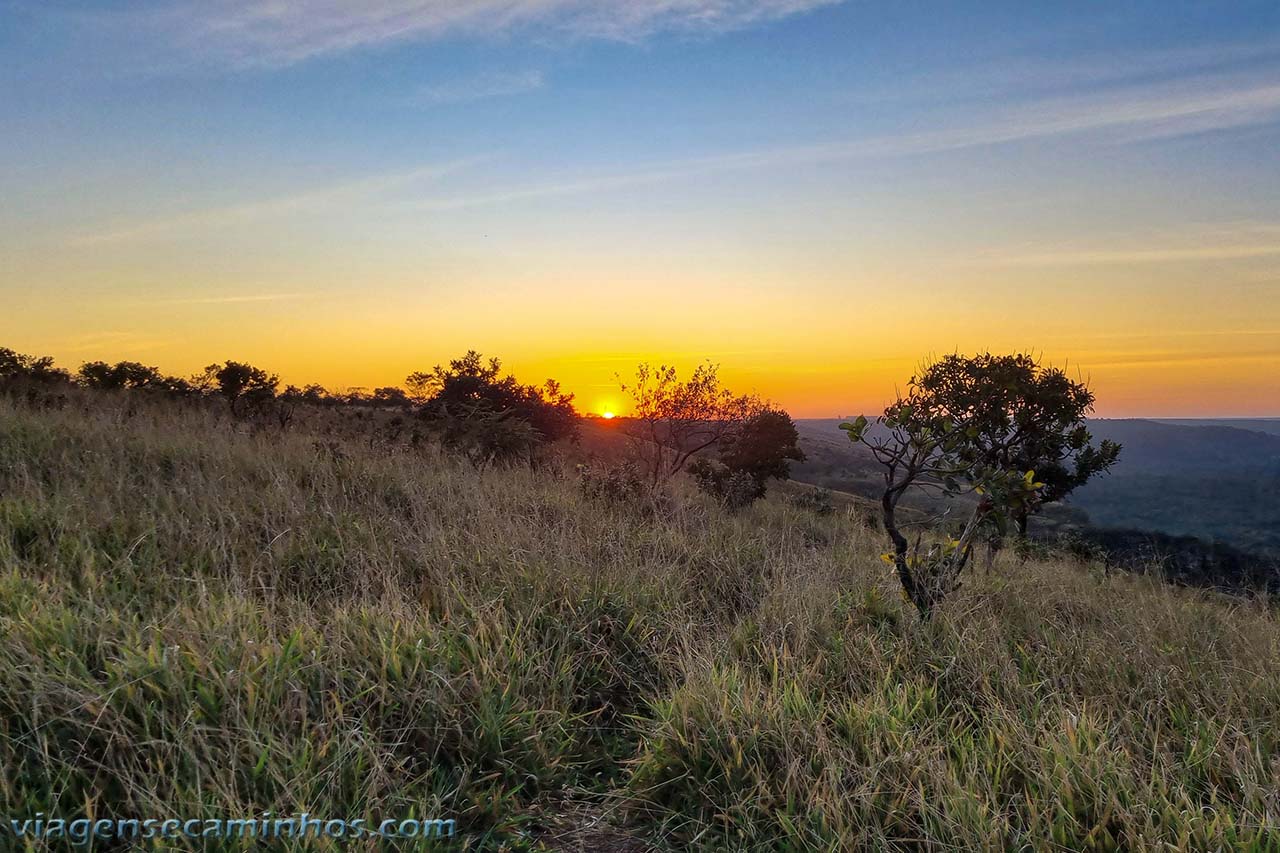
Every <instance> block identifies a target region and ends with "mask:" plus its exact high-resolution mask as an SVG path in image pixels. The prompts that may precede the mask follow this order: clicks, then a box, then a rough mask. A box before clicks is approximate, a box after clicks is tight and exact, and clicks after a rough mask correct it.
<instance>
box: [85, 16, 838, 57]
mask: <svg viewBox="0 0 1280 853" xmlns="http://www.w3.org/2000/svg"><path fill="white" fill-rule="evenodd" d="M840 2H843V0H467V2H459V0H363V2H359V3H353V2H350V0H201V2H184V3H179V4H177V5H166V6H164V7H159V8H154V9H153V10H152V11H150V12H148V13H147V14H145V15H144V16H142V17H138V18H135V19H134V22H135V23H137V24H139V25H140V26H142V27H143V28H145V29H151V30H153V31H156V32H158V33H160V34H162V35H163V36H165V38H166V41H168V42H169V43H171V44H176V45H178V46H179V47H180V48H181V49H183V50H184V51H186V52H188V53H191V54H193V55H195V56H197V57H199V58H201V59H203V60H206V61H210V62H213V63H215V64H219V65H228V66H231V67H236V68H279V67H285V66H289V65H294V64H297V63H300V62H304V61H306V60H309V59H313V58H316V57H321V56H327V55H334V54H339V53H344V52H347V51H351V50H356V49H359V48H368V47H374V46H378V45H385V44H394V43H406V42H413V41H429V40H432V39H439V38H444V37H448V36H486V35H503V34H509V33H514V32H522V31H530V30H539V31H543V32H546V33H552V34H558V35H561V36H567V37H570V38H601V39H610V40H619V41H637V40H641V39H644V38H647V37H649V36H652V35H654V34H656V33H660V32H685V33H719V32H726V31H730V30H735V29H740V28H742V27H747V26H751V25H753V24H757V23H762V22H767V21H774V20H778V19H781V18H785V17H789V16H791V15H795V14H799V13H802V12H807V11H810V10H812V9H816V8H819V7H822V6H830V5H835V4H837V3H840ZM122 14H123V13H122ZM101 15H102V16H103V17H107V18H110V17H112V16H113V15H114V13H111V12H106V13H101ZM100 20H101V18H100Z"/></svg>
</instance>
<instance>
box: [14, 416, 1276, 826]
mask: <svg viewBox="0 0 1280 853" xmlns="http://www.w3.org/2000/svg"><path fill="white" fill-rule="evenodd" d="M882 548H883V544H882V542H881V540H880V536H879V534H877V533H876V532H875V531H873V530H871V529H869V528H868V527H866V526H865V525H863V524H861V523H858V520H857V519H856V518H853V517H851V515H850V513H847V512H835V513H831V514H826V515H816V514H813V513H810V512H807V511H804V510H802V509H800V508H799V507H798V506H796V505H795V504H794V503H793V502H790V501H787V500H785V499H783V497H782V495H780V494H774V495H771V496H770V498H769V499H767V500H766V501H764V502H762V503H760V504H757V505H755V506H753V507H751V508H750V509H748V510H747V511H745V512H743V513H740V514H737V515H733V514H728V513H726V512H724V511H722V510H720V509H719V508H718V507H717V506H715V505H714V504H712V503H711V502H709V501H707V500H704V499H703V498H701V497H700V496H698V495H694V494H687V493H682V492H676V493H674V494H672V495H670V496H668V497H667V498H666V499H664V500H662V501H658V502H646V501H642V502H637V503H633V504H618V503H612V502H602V501H598V500H593V499H589V498H587V497H586V496H584V494H583V492H582V490H581V489H580V488H579V487H578V483H577V482H575V476H574V473H573V471H572V469H571V468H566V469H531V468H529V467H528V466H514V467H511V468H501V467H496V468H489V469H486V470H485V471H483V472H479V471H476V470H475V469H473V468H471V467H470V466H468V465H467V464H465V463H463V462H461V461H460V460H458V459H455V458H452V457H450V456H447V455H443V454H441V453H439V452H437V451H436V450H434V449H433V448H431V447H429V446H428V447H422V446H416V447H415V446H413V445H411V444H409V443H408V442H407V441H406V442H404V443H400V444H396V443H386V442H381V443H373V442H369V441H367V440H360V439H358V438H356V439H350V440H346V439H342V438H340V437H337V436H335V435H334V434H332V433H330V432H329V431H328V429H327V427H326V425H325V424H324V423H323V422H320V423H307V422H302V419H300V422H298V423H295V425H294V427H293V428H292V429H291V430H290V431H288V432H276V431H270V430H259V431H256V432H255V433H253V434H249V433H247V432H242V431H240V430H239V429H237V428H236V427H235V425H234V424H232V423H229V422H228V421H227V420H226V419H225V417H218V416H217V414H216V412H214V411H212V409H199V410H187V409H183V408H173V407H168V406H161V405H156V406H154V407H151V406H141V407H139V406H134V405H125V404H124V403H121V404H120V405H119V406H113V404H112V403H111V398H110V397H109V396H104V397H103V398H102V399H101V400H99V401H97V402H95V403H93V406H92V407H89V406H81V405H79V404H76V405H70V406H67V407H66V408H64V409H62V410H59V411H31V410H28V409H25V408H16V407H14V406H12V405H11V404H10V403H9V402H7V401H6V400H3V399H0V636H3V638H4V641H3V642H2V643H0V766H3V767H4V769H5V779H4V783H3V784H0V812H3V813H4V814H5V815H9V816H24V815H35V814H37V813H43V814H45V815H47V816H56V817H58V818H62V819H68V820H72V819H79V818H82V817H84V816H86V815H87V814H88V813H89V810H91V811H92V816H93V817H94V818H103V817H107V818H122V819H128V818H138V817H144V816H147V815H158V816H171V815H172V816H182V817H185V818H196V819H228V818H230V819H243V818H245V817H251V816H257V815H260V814H261V813H262V812H263V811H266V810H269V811H270V812H271V813H272V814H273V815H274V816H277V817H286V816H296V815H298V814H299V813H301V812H307V813H309V814H310V815H311V816H313V817H321V818H324V819H328V818H334V817H340V818H359V819H361V820H367V821H369V823H370V825H372V826H377V825H378V824H379V823H380V822H381V821H382V820H385V819H388V818H390V819H403V818H406V817H410V816H413V817H417V818H442V819H450V820H456V821H457V831H458V838H457V839H456V845H455V847H456V848H457V849H476V850H498V849H527V850H535V849H564V848H563V847H562V842H563V840H564V839H573V841H572V843H573V844H575V845H577V848H575V849H585V850H623V849H626V850H638V849H640V848H641V847H642V846H644V847H651V848H652V849H655V850H704V851H725V850H796V851H807V850H815V851H816V850H856V849H885V850H919V849H922V848H927V849H966V850H995V849H998V850H1006V849H1019V850H1021V849H1049V848H1053V849H1073V850H1075V849H1108V850H1120V849H1123V850H1149V849H1166V848H1167V849H1195V850H1208V849H1242V848H1247V849H1260V850H1261V849H1269V848H1270V847H1272V846H1274V844H1275V842H1276V839H1277V838H1280V825H1277V816H1276V812H1275V802H1274V791H1275V789H1276V775H1275V774H1276V768H1275V763H1274V758H1273V757H1274V756H1275V755H1276V754H1278V753H1280V658H1278V657H1277V656H1276V654H1275V650H1276V648H1277V646H1280V625H1278V624H1277V621H1276V616H1275V614H1274V612H1273V611H1271V610H1270V609H1268V608H1266V607H1264V606H1261V605H1256V604H1251V603H1247V602H1240V601H1230V602H1228V601H1225V600H1223V599H1220V598H1219V597H1217V596H1214V595H1209V594H1205V593H1200V592H1193V591H1190V590H1183V589H1177V588H1174V587H1171V586H1168V585H1162V584H1154V583H1150V582H1148V581H1147V580H1146V579H1143V578H1138V577H1132V576H1107V575H1105V574H1104V573H1103V572H1102V571H1101V570H1100V567H1098V566H1096V565H1090V564H1085V563H1078V562H1074V561H1072V560H1070V559H1067V558H1066V557H1064V556H1061V555H1050V556H1046V557H1043V558H1040V559H1033V560H1031V561H1029V562H1026V563H1022V564H1016V563H1015V562H1014V561H1013V560H1012V559H1011V558H1012V555H1008V556H1009V557H1010V559H1009V560H1008V561H1006V562H1003V563H1001V564H998V565H997V566H996V569H995V571H994V572H993V573H991V574H982V573H975V574H971V575H970V576H968V577H966V580H965V584H964V586H963V588H962V589H961V590H960V592H959V593H958V594H957V595H956V596H955V597H953V598H952V599H951V600H949V601H948V603H947V605H946V606H945V607H944V608H943V612H942V613H941V614H940V615H939V617H938V618H937V620H936V621H935V622H934V623H932V624H930V625H921V624H920V623H919V622H918V621H917V618H916V616H915V614H914V612H913V611H912V609H911V608H910V607H909V606H907V605H904V603H903V602H902V600H901V596H900V594H899V591H898V588H897V587H896V585H895V583H896V582H895V580H894V578H893V576H892V575H891V574H890V573H888V572H886V571H885V570H884V567H883V566H882V564H881V563H880V561H879V560H878V554H879V552H880V550H881V549H882ZM6 820H7V818H6ZM566 824H569V825H566ZM5 830H6V831H7V827H6V828H5ZM171 841H172V843H170V844H167V845H166V846H165V849H192V848H195V849H211V848H207V847H198V848H196V845H194V843H193V845H192V847H190V848H188V847H182V843H183V842H182V841H181V840H171ZM365 842H368V844H369V845H372V844H373V839H370V838H368V837H366V838H365ZM365 842H360V841H357V842H353V843H352V846H353V848H354V847H355V846H357V845H365ZM344 843H345V842H344ZM400 843H401V844H403V846H396V847H395V848H394V849H420V847H415V846H413V843H412V842H400ZM419 844H420V846H421V843H419ZM464 845H465V848H464ZM539 845H543V846H541V847H540V846H539ZM320 846H322V845H319V844H317V843H316V842H315V841H314V840H298V839H292V840H286V839H279V840H277V841H276V842H274V843H272V845H271V849H279V850H285V851H304V850H314V849H318V848H319V847H320ZM0 847H4V848H5V849H8V846H7V845H5V844H3V843H2V842H0ZM218 849H222V848H218ZM237 849H239V847H238V846H237ZM360 849H375V848H374V847H372V846H361V847H360ZM378 849H380V848H378ZM432 849H435V848H434V847H433V848H432ZM450 849H455V848H450Z"/></svg>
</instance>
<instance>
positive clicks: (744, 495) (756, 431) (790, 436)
mask: <svg viewBox="0 0 1280 853" xmlns="http://www.w3.org/2000/svg"><path fill="white" fill-rule="evenodd" d="M799 440H800V434H799V433H798V432H797V431H796V425H795V423H794V422H793V421H792V420H791V416H790V415H788V414H787V413H786V412H784V411H782V410H781V409H776V408H770V407H765V408H763V409H761V410H760V411H758V412H756V413H755V414H754V415H752V416H750V417H749V418H747V420H746V421H745V422H743V423H742V425H741V426H740V427H739V428H738V429H735V430H730V431H729V432H728V433H727V434H726V435H725V436H724V437H723V438H722V439H721V441H720V444H719V447H718V451H719V461H718V462H713V461H711V460H710V459H707V458H705V457H703V458H699V459H696V460H694V461H693V462H692V463H691V464H690V466H689V473H690V474H692V475H693V478H694V479H695V480H696V481H697V483H698V486H699V487H700V488H701V489H702V490H703V491H704V492H707V493H708V494H711V495H715V496H716V497H718V498H719V499H720V500H722V501H723V502H724V503H725V504H726V505H727V506H729V507H730V508H732V509H739V508H742V507H745V506H748V505H750V504H751V503H753V502H755V501H757V500H759V499H760V498H763V497H764V496H765V494H766V493H767V481H768V480H769V479H770V478H772V479H777V480H785V479H787V478H789V477H790V476H791V460H796V461H798V462H803V461H804V452H803V451H802V450H801V449H800V447H799Z"/></svg>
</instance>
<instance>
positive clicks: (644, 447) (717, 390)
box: [620, 363, 766, 491]
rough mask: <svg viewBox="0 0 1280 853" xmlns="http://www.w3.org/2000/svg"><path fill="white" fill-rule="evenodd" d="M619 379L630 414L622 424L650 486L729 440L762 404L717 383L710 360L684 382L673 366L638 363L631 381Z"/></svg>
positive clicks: (716, 370)
mask: <svg viewBox="0 0 1280 853" xmlns="http://www.w3.org/2000/svg"><path fill="white" fill-rule="evenodd" d="M620 384H621V385H622V390H623V391H625V392H627V393H628V394H630V395H631V414H630V416H629V417H628V418H627V420H626V421H625V422H624V423H623V429H624V431H625V432H626V434H627V435H628V436H629V437H630V438H631V439H632V441H633V444H634V447H635V449H636V451H637V455H638V456H639V457H640V460H641V463H642V464H643V466H644V469H645V474H646V477H647V479H648V481H649V487H650V488H651V489H653V490H654V491H656V490H658V489H659V488H661V487H662V486H663V485H665V484H666V483H667V482H669V481H670V480H671V478H672V477H674V476H675V475H676V474H678V473H680V472H681V471H683V470H684V468H685V466H686V465H687V464H688V463H689V461H690V460H691V459H693V458H694V457H695V456H696V455H697V454H699V453H701V452H702V451H704V450H707V449H709V448H711V447H714V446H716V445H719V444H721V443H724V442H728V441H731V440H732V439H733V437H734V436H736V434H737V433H738V432H740V431H741V430H742V428H743V427H744V425H745V424H746V423H747V422H748V421H749V420H751V418H753V417H754V416H755V415H757V414H758V413H760V412H761V411H763V410H764V409H765V408H766V404H765V403H763V402H762V401H761V400H760V399H759V398H757V397H754V396H748V395H745V394H734V393H733V392H732V391H730V390H729V389H727V388H725V387H723V386H721V384H720V376H719V366H718V365H714V364H710V363H707V364H702V365H699V366H698V368H697V369H695V370H694V372H693V375H692V376H691V377H689V379H687V380H685V381H681V380H680V379H679V377H678V376H677V374H676V369H675V368H674V367H670V366H668V365H665V364H664V365H661V366H660V367H657V368H654V367H651V366H650V365H648V364H641V365H640V366H639V367H637V368H636V378H635V380H634V381H633V382H630V383H627V382H623V383H620Z"/></svg>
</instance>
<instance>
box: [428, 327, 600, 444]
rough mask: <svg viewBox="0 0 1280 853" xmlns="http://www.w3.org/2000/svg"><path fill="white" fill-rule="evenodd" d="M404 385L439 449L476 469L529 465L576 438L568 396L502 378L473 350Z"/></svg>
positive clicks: (498, 365) (553, 386) (555, 388)
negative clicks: (458, 454) (519, 461)
mask: <svg viewBox="0 0 1280 853" xmlns="http://www.w3.org/2000/svg"><path fill="white" fill-rule="evenodd" d="M405 384H406V385H407V386H408V388H409V396H410V397H411V398H412V399H414V400H417V401H420V403H421V408H420V410H419V412H420V414H421V416H422V418H423V420H424V421H425V423H426V424H427V426H428V428H430V429H431V430H432V431H434V432H435V433H436V434H437V435H438V437H439V438H440V441H441V443H442V445H444V446H445V447H449V448H451V449H455V450H460V451H462V452H463V453H464V454H465V455H467V456H468V458H470V459H471V460H472V461H473V462H476V463H477V464H488V463H489V462H491V461H494V460H498V459H513V458H519V457H525V458H528V459H532V457H533V455H534V453H535V452H536V450H537V449H538V448H539V447H541V446H543V445H546V444H549V443H551V442H555V441H559V440H561V439H568V438H572V437H574V436H575V435H576V434H577V430H578V414H577V412H576V411H575V410H574V407H573V395H572V394H566V393H564V392H563V391H562V390H561V389H560V386H559V385H558V384H557V383H556V382H555V381H554V380H547V382H546V383H545V384H544V385H543V386H542V387H541V388H538V387H536V386H532V385H521V384H520V383H519V382H517V381H516V378H515V377H514V376H511V375H506V376H504V375H502V362H501V361H499V360H498V359H496V358H490V359H488V360H487V361H486V360H484V359H483V358H482V357H481V356H480V354H479V353H477V352H475V351H474V350H472V351H469V352H468V353H467V354H466V355H464V356H463V357H462V358H457V359H454V360H452V361H450V362H449V365H448V366H447V367H444V366H441V365H436V366H435V367H434V368H432V369H431V370H430V371H427V372H421V371H420V372H416V373H412V374H410V375H409V377H408V378H407V379H406V380H405Z"/></svg>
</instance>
